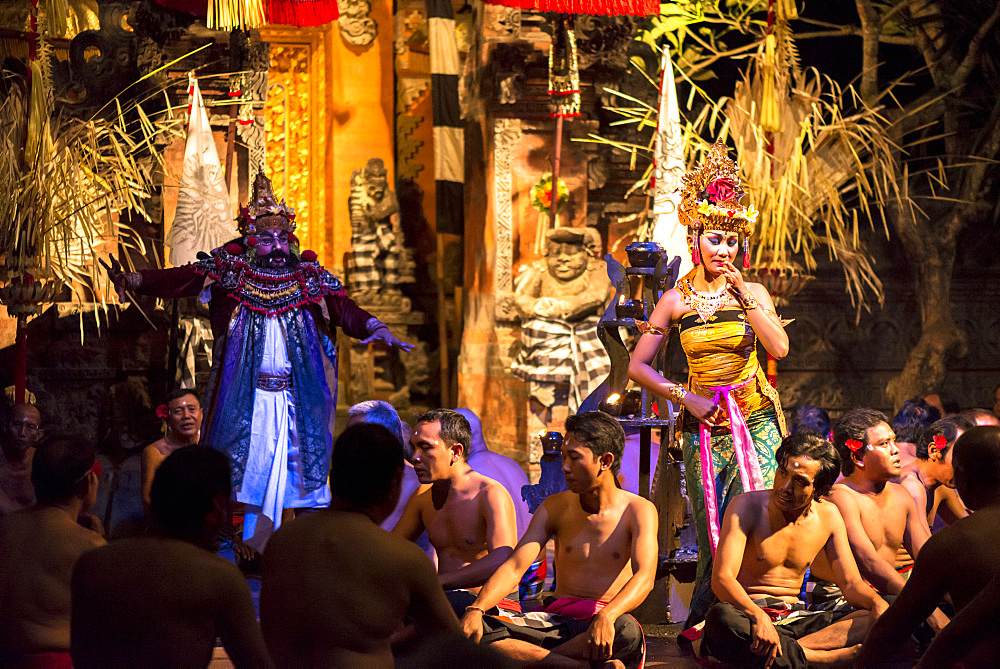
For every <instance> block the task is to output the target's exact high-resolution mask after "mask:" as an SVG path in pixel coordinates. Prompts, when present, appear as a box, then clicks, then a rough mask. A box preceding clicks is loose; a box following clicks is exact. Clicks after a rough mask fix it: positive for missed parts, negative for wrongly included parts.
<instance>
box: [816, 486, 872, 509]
mask: <svg viewBox="0 0 1000 669" xmlns="http://www.w3.org/2000/svg"><path fill="white" fill-rule="evenodd" d="M862 496H863V495H862V493H860V492H858V491H857V490H855V489H854V488H852V487H851V486H849V485H848V484H846V483H844V482H840V483H834V484H833V487H832V488H830V493H829V494H828V495H827V496H826V497H825V498H824V500H825V501H827V502H830V503H831V504H833V505H834V506H836V507H837V508H838V509H840V512H841V513H842V514H843V513H852V514H858V513H860V510H859V509H858V498H859V497H862Z"/></svg>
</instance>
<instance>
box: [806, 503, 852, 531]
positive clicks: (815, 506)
mask: <svg viewBox="0 0 1000 669" xmlns="http://www.w3.org/2000/svg"><path fill="white" fill-rule="evenodd" d="M812 511H813V513H815V514H816V517H817V518H818V519H819V520H820V523H821V524H822V526H823V527H825V528H827V529H829V530H830V531H831V532H833V531H834V530H836V529H838V528H839V529H840V530H841V531H846V529H845V526H844V515H843V513H841V510H840V507H838V506H837V505H836V504H834V503H833V502H832V501H830V500H827V499H816V500H813V503H812Z"/></svg>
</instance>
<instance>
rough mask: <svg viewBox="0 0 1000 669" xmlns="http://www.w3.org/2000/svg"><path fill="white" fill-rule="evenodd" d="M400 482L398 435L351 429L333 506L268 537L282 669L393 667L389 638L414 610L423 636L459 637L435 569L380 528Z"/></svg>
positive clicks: (268, 585)
mask: <svg viewBox="0 0 1000 669" xmlns="http://www.w3.org/2000/svg"><path fill="white" fill-rule="evenodd" d="M402 476H403V446H402V443H401V442H400V441H399V440H398V439H397V438H396V437H395V436H394V435H392V434H391V433H390V432H389V431H388V430H386V429H385V428H384V427H382V426H381V425H372V424H360V425H353V426H350V427H348V428H347V429H346V430H344V433H343V434H342V435H340V437H339V438H338V439H337V443H336V445H335V446H334V448H333V460H332V462H331V465H330V489H331V493H332V496H333V499H332V501H331V502H330V508H329V509H323V510H320V511H316V512H315V513H310V514H306V515H304V516H302V517H300V518H299V519H297V520H296V521H295V522H294V523H288V524H286V525H282V526H281V529H279V530H278V531H277V532H276V533H275V534H274V536H273V537H271V540H270V542H269V543H268V545H267V550H266V551H265V553H264V560H263V565H262V588H261V594H260V620H261V625H262V627H263V629H264V638H265V639H266V640H267V645H268V648H269V649H270V651H271V654H272V656H273V657H274V659H275V662H276V663H277V664H278V666H287V667H359V666H365V667H380V666H381V667H391V666H393V655H392V650H391V649H390V638H391V636H392V634H393V633H394V632H396V630H397V629H398V628H400V627H402V626H403V620H404V617H405V616H406V615H407V614H409V615H410V616H411V617H412V619H413V622H414V624H415V625H416V627H417V628H418V630H419V632H420V634H421V635H422V636H423V637H427V636H434V635H437V634H440V633H442V632H448V631H451V632H453V633H454V632H457V631H458V619H457V618H456V617H455V614H454V613H453V612H452V610H451V607H450V606H449V604H448V600H447V599H446V598H445V596H444V592H443V591H442V590H441V586H440V585H439V584H438V579H437V576H436V575H435V574H434V567H433V566H432V565H431V563H430V562H428V561H427V558H426V557H425V556H424V554H423V553H422V552H421V551H420V549H419V548H417V547H416V546H415V545H413V544H412V543H410V542H409V541H406V540H404V539H402V538H401V537H398V536H393V535H392V534H389V533H388V532H386V531H384V530H382V529H381V528H380V527H379V524H380V523H381V522H382V521H383V520H384V519H385V518H386V516H388V515H389V513H391V512H392V509H393V507H394V506H395V505H396V498H397V497H399V490H400V485H401V481H402Z"/></svg>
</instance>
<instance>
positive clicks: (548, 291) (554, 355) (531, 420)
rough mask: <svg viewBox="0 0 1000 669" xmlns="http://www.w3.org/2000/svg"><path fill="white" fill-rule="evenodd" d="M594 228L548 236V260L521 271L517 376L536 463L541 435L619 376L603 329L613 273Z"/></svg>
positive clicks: (515, 306) (559, 425)
mask: <svg viewBox="0 0 1000 669" xmlns="http://www.w3.org/2000/svg"><path fill="white" fill-rule="evenodd" d="M600 250H601V236H600V233H598V232H597V230H596V229H594V228H555V229H553V230H549V231H548V232H547V233H546V239H545V252H544V258H543V259H542V260H539V261H537V262H535V263H532V264H531V265H529V266H528V267H527V268H525V269H523V270H521V273H520V275H519V276H518V278H517V281H516V283H515V286H514V295H513V298H512V299H513V304H512V307H513V310H514V312H515V313H517V314H518V316H519V317H520V319H521V327H522V330H521V349H520V351H519V352H518V354H517V358H516V359H515V360H514V363H513V365H512V368H511V370H512V372H513V373H514V374H515V375H516V376H518V377H519V378H522V379H524V380H525V381H527V382H528V391H529V395H530V399H529V403H530V406H529V412H528V435H529V437H530V439H531V451H530V453H529V459H530V461H531V462H538V458H540V457H541V446H540V443H539V442H538V439H537V435H538V434H539V433H541V432H545V431H547V430H557V431H562V428H563V422H564V421H565V420H566V417H567V416H568V415H569V413H570V412H575V411H576V410H577V409H578V408H579V406H580V403H581V402H582V401H583V400H584V399H585V398H586V397H587V396H588V395H589V394H590V393H591V392H592V391H593V390H594V389H595V388H597V386H599V385H600V384H601V382H602V381H603V380H604V379H605V378H606V377H607V376H608V374H609V373H610V371H611V363H610V361H609V360H608V355H607V352H606V351H605V349H604V346H602V345H601V342H600V340H599V339H598V337H597V324H598V322H599V320H600V314H601V313H602V312H603V311H604V307H605V305H606V304H607V301H608V299H609V298H610V295H611V282H610V280H609V279H608V273H607V266H606V264H605V262H604V261H603V260H599V259H598V254H599V253H600Z"/></svg>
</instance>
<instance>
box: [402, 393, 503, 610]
mask: <svg viewBox="0 0 1000 669" xmlns="http://www.w3.org/2000/svg"><path fill="white" fill-rule="evenodd" d="M471 439H472V435H471V429H470V427H469V421H467V420H466V419H465V417H464V416H463V415H462V414H460V413H457V412H455V411H452V410H450V409H434V410H433V411H428V412H427V413H425V414H423V415H422V416H420V417H419V418H417V423H416V425H415V426H414V428H413V433H412V434H411V436H410V445H411V446H412V447H413V456H412V459H413V468H414V469H415V470H416V472H417V478H418V479H419V480H420V484H421V485H420V487H419V488H417V490H416V492H414V493H413V494H412V495H411V496H410V500H409V501H408V502H407V503H406V509H404V511H403V516H402V517H401V518H400V519H399V522H398V523H397V524H396V527H395V528H394V529H393V534H396V535H397V536H401V537H403V538H404V539H409V540H410V541H415V540H416V539H417V537H419V536H420V535H421V533H422V532H424V530H426V531H427V537H428V538H429V539H430V542H431V545H432V546H433V547H434V550H435V551H436V552H437V557H438V577H439V578H440V580H441V587H442V588H444V589H445V590H446V591H447V595H448V601H450V602H451V605H452V607H453V608H454V609H455V610H456V612H461V611H464V610H465V607H466V606H468V605H469V604H471V603H472V600H474V599H475V598H476V596H475V593H476V592H478V591H479V587H480V586H481V585H482V584H483V583H485V582H486V579H488V578H489V577H490V576H492V575H493V572H494V571H495V570H496V568H497V567H499V566H500V565H501V564H502V563H503V561H504V560H506V559H507V558H508V557H510V554H511V552H512V551H513V546H514V543H515V542H516V541H517V535H516V534H515V533H516V531H517V529H516V528H517V525H516V524H515V519H514V503H513V502H512V501H511V498H510V494H508V493H507V491H506V490H505V489H504V487H503V486H502V485H500V484H499V483H497V482H496V481H494V480H493V479H491V478H487V477H485V476H483V475H482V474H479V473H477V472H474V471H473V470H472V468H471V467H469V463H468V462H467V461H466V458H467V457H468V454H469V443H470V441H471ZM511 589H512V590H513V592H512V593H511V594H510V596H509V597H508V598H507V599H508V600H509V602H517V584H516V583H515V584H514V587H513V588H511ZM509 605H510V606H512V607H513V608H519V607H518V606H517V604H509Z"/></svg>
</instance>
